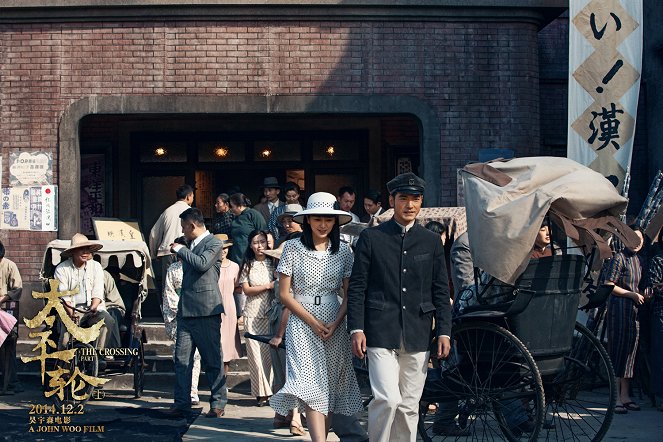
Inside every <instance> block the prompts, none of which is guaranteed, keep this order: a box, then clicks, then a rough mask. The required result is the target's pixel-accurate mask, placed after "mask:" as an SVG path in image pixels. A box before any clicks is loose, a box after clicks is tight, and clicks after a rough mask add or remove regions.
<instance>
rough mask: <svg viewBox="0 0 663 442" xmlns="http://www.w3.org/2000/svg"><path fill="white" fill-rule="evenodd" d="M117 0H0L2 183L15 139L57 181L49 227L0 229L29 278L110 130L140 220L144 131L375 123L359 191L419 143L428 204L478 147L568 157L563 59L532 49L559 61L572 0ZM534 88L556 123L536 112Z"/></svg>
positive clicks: (64, 234) (114, 157) (116, 201)
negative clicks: (45, 157) (42, 155)
mask: <svg viewBox="0 0 663 442" xmlns="http://www.w3.org/2000/svg"><path fill="white" fill-rule="evenodd" d="M125 3H126V2H120V1H113V0H111V1H99V2H94V1H77V2H39V1H33V2H27V3H26V2H20V1H9V2H5V3H4V6H0V85H1V88H0V149H1V152H2V154H3V156H4V158H5V161H4V162H3V168H4V170H3V181H2V186H7V185H8V181H7V178H6V177H7V176H8V165H7V163H8V161H6V160H7V157H8V153H9V152H10V151H12V150H25V151H37V150H39V151H48V152H52V154H53V160H54V170H53V176H54V184H57V185H58V186H59V191H60V206H59V229H60V230H59V232H57V234H56V233H35V232H28V231H11V232H10V231H7V230H2V231H0V238H2V240H3V241H4V242H5V244H6V245H7V249H8V252H7V254H8V256H11V258H12V259H14V260H15V261H16V262H17V263H18V265H19V267H20V269H21V271H22V273H23V274H24V279H26V280H27V281H35V280H36V279H37V277H38V270H39V266H40V262H41V258H42V254H43V249H44V246H45V245H46V243H47V242H48V241H49V240H51V239H54V238H56V237H61V238H68V237H70V236H71V235H72V234H73V233H74V232H76V231H78V230H79V228H80V167H81V166H80V161H81V153H85V152H87V151H88V150H89V151H95V150H94V149H95V148H97V147H98V146H100V145H102V146H104V147H103V149H105V150H104V152H106V154H107V155H108V162H109V164H112V170H111V171H110V172H109V175H108V178H109V182H110V188H111V189H112V190H111V191H110V193H109V204H108V207H107V209H106V213H105V214H104V215H106V216H116V217H122V218H139V219H140V218H141V217H142V214H141V211H140V210H141V205H142V204H143V203H144V202H145V199H146V197H145V192H146V189H142V188H141V187H140V186H142V184H141V182H136V181H132V180H134V179H135V177H136V176H137V174H138V176H140V177H143V179H147V178H148V177H147V175H149V173H152V172H149V173H148V172H146V171H147V170H148V169H149V168H148V169H145V168H141V167H142V166H140V164H139V163H140V162H141V160H140V157H139V155H138V154H136V153H135V152H134V151H135V150H136V149H138V147H136V146H138V144H136V143H138V142H137V141H136V140H137V139H138V138H139V137H138V135H137V134H138V133H142V132H141V131H143V132H145V131H147V133H152V134H153V133H159V132H160V131H164V130H166V129H172V128H173V127H175V128H179V129H181V130H182V131H183V132H182V136H183V137H184V138H186V137H187V136H189V135H190V134H194V133H202V132H209V131H212V130H216V129H214V128H223V130H230V129H229V128H230V127H234V126H237V127H241V128H242V131H244V132H242V133H251V132H255V131H258V130H263V129H264V128H269V129H270V130H272V131H277V130H278V129H282V128H283V127H284V126H290V127H293V128H294V127H296V128H298V129H302V130H303V132H301V134H304V133H305V132H306V131H308V132H315V131H321V130H324V131H327V132H330V133H332V134H333V132H334V131H340V130H341V129H342V128H345V127H346V126H347V127H349V128H352V129H353V130H354V129H356V130H358V131H360V132H361V133H362V134H363V133H366V134H367V135H366V139H367V141H366V146H367V147H366V152H367V153H366V155H365V156H361V157H358V161H356V164H355V165H356V166H357V164H358V166H357V167H361V168H363V169H357V170H356V171H354V172H352V173H353V174H354V175H352V176H355V177H358V178H357V179H358V180H359V181H358V187H359V188H360V189H361V190H366V189H368V188H381V187H382V186H383V183H384V182H385V181H386V179H388V178H390V177H391V176H393V174H394V167H393V164H391V162H392V161H393V160H394V158H395V156H394V155H393V152H391V150H394V151H396V150H398V149H403V152H410V151H409V150H408V149H410V150H411V148H412V144H414V149H415V150H416V153H415V157H416V159H415V161H416V163H417V164H418V167H415V168H416V169H417V170H418V171H419V173H421V174H422V175H423V176H424V177H425V178H426V179H427V180H428V181H429V182H430V183H435V185H433V186H431V191H430V193H429V194H428V195H427V203H428V205H445V206H449V205H455V204H456V170H457V169H458V168H460V167H462V166H463V165H465V164H466V163H467V162H468V161H473V160H477V159H478V151H479V149H482V148H487V147H503V148H510V149H513V150H514V151H515V154H516V155H517V156H530V155H540V154H562V155H563V150H564V145H565V125H566V113H565V110H564V109H565V101H566V85H565V80H564V78H563V77H564V75H566V71H563V74H564V75H562V76H561V77H560V75H558V74H560V72H561V71H554V69H552V70H549V69H548V67H549V66H544V67H542V66H541V63H550V66H554V65H555V63H556V62H560V61H561V62H562V63H566V60H559V56H560V53H559V50H558V49H559V48H558V47H557V45H559V44H562V43H563V42H564V41H565V38H566V37H565V36H560V33H562V32H566V30H565V29H564V19H563V18H562V19H561V22H560V21H557V22H553V20H555V18H556V17H558V16H560V14H562V13H563V12H564V11H565V9H566V7H567V6H568V4H567V2H566V1H564V0H539V1H535V0H519V1H504V2H494V1H482V0H465V1H451V0H445V1H442V0H438V1H421V2H409V1H395V2H367V1H358V0H349V1H343V2H340V1H318V2H310V3H308V2H289V1H273V0H262V1H257V2H251V3H250V4H244V5H242V4H231V3H229V2H225V1H213V2H205V5H204V6H201V5H199V4H198V3H199V2H187V1H181V2H165V1H164V2H159V1H139V2H133V3H134V6H123V4H125ZM238 3H242V2H238ZM247 3H248V2H247ZM551 22H553V24H552V25H550V26H548V25H549V24H550V23H551ZM566 24H567V25H568V20H566ZM546 26H548V27H547V28H546ZM544 28H545V31H544V32H542V31H541V30H542V29H544ZM542 36H543V37H542ZM542 38H543V39H544V40H545V41H543V42H542ZM541 48H552V51H551V52H548V53H544V54H541V53H540V49H541ZM562 52H563V51H562ZM563 55H564V56H565V54H563ZM546 56H548V57H547V58H546ZM544 68H545V72H544ZM543 102H545V103H546V109H549V104H550V103H555V104H554V106H555V107H556V110H557V111H558V115H557V117H558V118H557V120H556V122H554V123H549V124H546V123H545V121H544V122H543V123H542V120H547V119H548V115H547V114H543V113H542V111H541V107H542V103H543ZM263 126H264V127H263ZM559 126H561V127H562V128H563V129H562V132H561V133H560V131H559V130H556V129H555V128H556V127H559ZM304 129H305V130H304ZM265 130H266V129H265ZM293 130H294V129H293ZM308 132H306V133H308ZM412 132H414V133H412ZM187 134H188V135H187ZM298 134H299V133H298ZM301 134H300V135H301ZM196 136H197V135H196ZM298 136H299V135H298ZM301 136H302V137H303V138H302V139H304V140H305V141H303V143H304V144H303V145H308V144H306V143H308V142H309V141H310V140H314V137H313V138H310V140H309V138H306V137H307V136H308V135H305V134H304V135H301ZM137 137H138V138H137ZM348 137H352V133H350V134H349V135H348ZM306 140H309V141H306ZM203 141H204V140H202V139H201V140H200V142H201V143H202V142H203ZM246 142H247V143H248V141H246ZM310 143H313V144H311V146H313V145H314V144H315V141H310ZM95 146H96V147H95ZM86 149H88V150H86ZM103 149H102V150H103ZM188 149H193V148H191V147H189V148H188ZM390 149H391V150H390ZM189 152H191V150H189ZM247 152H249V153H250V152H251V150H250V149H249V150H247ZM247 155H248V154H247ZM404 155H405V154H404ZM196 158H198V157H196ZM363 163H365V164H363ZM256 164H258V162H257V161H256ZM311 164H312V166H311V167H317V166H315V164H316V163H315V161H313V160H311ZM325 164H326V163H325ZM339 164H340V163H339ZM282 166H283V168H285V167H290V166H285V165H282ZM415 166H416V164H415ZM187 167H188V166H187ZM237 167H239V166H237ZM247 167H248V166H247ZM279 167H280V166H279ZM321 167H322V166H321ZM325 167H326V166H325ZM149 170H152V169H149ZM210 170H212V169H210ZM242 170H244V169H242ZM279 170H280V169H279ZM284 170H285V169H284ZM307 170H308V169H307ZM311 170H313V169H311ZM316 170H317V169H316ZM319 170H323V169H322V168H320V169H319ZM353 170H354V169H353ZM246 171H247V173H249V174H256V175H260V174H266V173H267V169H264V168H262V169H261V168H259V167H258V166H256V168H255V169H246ZM362 171H363V172H362ZM194 172H195V171H193V169H192V170H191V171H190V174H189V175H186V178H187V179H189V178H191V177H195V176H197V175H195V174H194ZM307 173H309V172H307ZM311 173H313V172H311ZM321 173H322V172H321ZM348 173H350V172H348ZM141 174H143V175H141ZM156 175H158V174H156ZM284 177H285V176H282V177H281V178H280V179H283V178H284ZM256 179H259V180H261V179H262V176H258V177H257V178H256ZM307 179H308V178H307ZM143 182H146V181H143ZM316 182H317V181H315V180H313V179H312V178H310V179H308V181H307V183H308V184H315V183H316ZM308 184H307V186H308ZM226 185H227V183H226ZM217 187H218V186H217ZM212 190H213V191H217V190H218V189H216V188H214V189H212ZM141 192H142V193H141ZM138 194H142V195H143V196H142V197H141V196H140V195H138ZM137 195H138V196H137ZM167 199H170V197H167ZM147 221H148V220H142V222H144V224H145V225H148V224H149V223H148V222H147ZM144 228H145V227H144Z"/></svg>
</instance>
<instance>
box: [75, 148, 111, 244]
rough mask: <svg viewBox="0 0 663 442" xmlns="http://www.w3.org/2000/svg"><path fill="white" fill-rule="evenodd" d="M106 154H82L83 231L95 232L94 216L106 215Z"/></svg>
mask: <svg viewBox="0 0 663 442" xmlns="http://www.w3.org/2000/svg"><path fill="white" fill-rule="evenodd" d="M105 177H106V156H105V155H104V154H103V153H99V154H85V155H81V233H83V234H85V235H92V234H93V233H94V229H93V225H92V218H95V217H103V216H105V215H106V186H105Z"/></svg>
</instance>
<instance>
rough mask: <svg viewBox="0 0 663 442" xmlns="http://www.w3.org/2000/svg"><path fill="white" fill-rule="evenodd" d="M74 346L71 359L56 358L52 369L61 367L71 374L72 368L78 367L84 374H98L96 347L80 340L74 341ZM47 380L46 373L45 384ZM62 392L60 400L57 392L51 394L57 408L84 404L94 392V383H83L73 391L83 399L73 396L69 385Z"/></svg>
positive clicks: (93, 375) (48, 378) (48, 377)
mask: <svg viewBox="0 0 663 442" xmlns="http://www.w3.org/2000/svg"><path fill="white" fill-rule="evenodd" d="M74 348H75V349H77V351H76V353H75V354H74V358H73V359H72V360H71V361H62V360H57V361H56V363H55V365H54V369H56V370H57V369H59V368H62V369H64V370H67V371H68V372H69V373H70V374H73V372H74V370H75V369H76V368H78V370H79V371H80V372H81V373H83V374H84V375H86V376H90V377H97V375H98V374H99V358H98V356H97V351H96V349H95V348H94V347H93V346H92V345H90V344H84V343H82V342H76V343H74ZM79 353H83V354H85V355H87V357H85V358H81V356H80V354H79ZM67 376H69V375H67ZM49 380H50V376H48V374H47V375H46V379H45V382H44V385H45V386H46V385H48V382H49ZM78 381H80V380H78ZM78 381H77V382H78ZM63 392H64V396H63V399H62V400H61V399H60V398H59V397H58V395H57V394H54V395H53V396H51V397H52V398H53V402H54V403H55V405H56V406H57V407H58V409H59V410H60V409H61V408H62V407H63V406H65V407H69V406H76V405H84V404H85V403H87V401H88V400H89V399H90V397H91V396H92V393H93V392H94V385H91V384H88V383H84V386H83V388H82V389H79V390H77V391H76V392H75V394H76V396H78V397H84V399H77V398H75V397H73V394H72V389H71V386H66V387H65V388H64V389H63Z"/></svg>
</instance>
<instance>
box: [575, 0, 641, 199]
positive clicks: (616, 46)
mask: <svg viewBox="0 0 663 442" xmlns="http://www.w3.org/2000/svg"><path fill="white" fill-rule="evenodd" d="M569 16H570V26H569V115H568V125H569V127H568V157H569V158H571V159H573V160H575V161H577V162H579V163H581V164H584V165H586V166H588V167H590V168H591V169H593V170H595V171H597V172H599V173H601V174H602V175H603V176H605V177H606V178H608V179H609V180H610V181H611V182H612V183H613V184H614V185H615V187H616V188H617V190H618V191H620V192H622V191H623V188H624V182H625V179H626V172H627V171H628V169H629V167H630V164H631V156H632V152H633V136H634V133H635V118H636V113H637V108H638V95H639V92H640V73H641V71H642V25H641V24H642V0H629V1H620V0H571V1H570V2H569Z"/></svg>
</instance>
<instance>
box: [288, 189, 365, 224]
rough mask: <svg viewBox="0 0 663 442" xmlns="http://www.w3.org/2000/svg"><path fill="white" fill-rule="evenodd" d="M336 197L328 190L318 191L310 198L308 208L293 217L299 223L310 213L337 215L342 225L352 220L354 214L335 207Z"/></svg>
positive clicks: (307, 203)
mask: <svg viewBox="0 0 663 442" xmlns="http://www.w3.org/2000/svg"><path fill="white" fill-rule="evenodd" d="M334 204H336V197H335V196H334V195H332V194H331V193H327V192H316V193H314V194H313V195H311V196H310V197H309V198H308V201H307V202H306V209H305V210H302V211H301V212H297V213H296V214H295V216H293V217H292V219H293V220H294V221H295V222H296V223H299V224H302V223H303V222H304V217H305V216H308V215H318V216H337V217H338V224H339V225H340V226H342V225H343V224H347V223H349V222H350V221H352V215H350V214H349V213H348V212H346V211H343V210H338V209H335V208H334Z"/></svg>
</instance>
